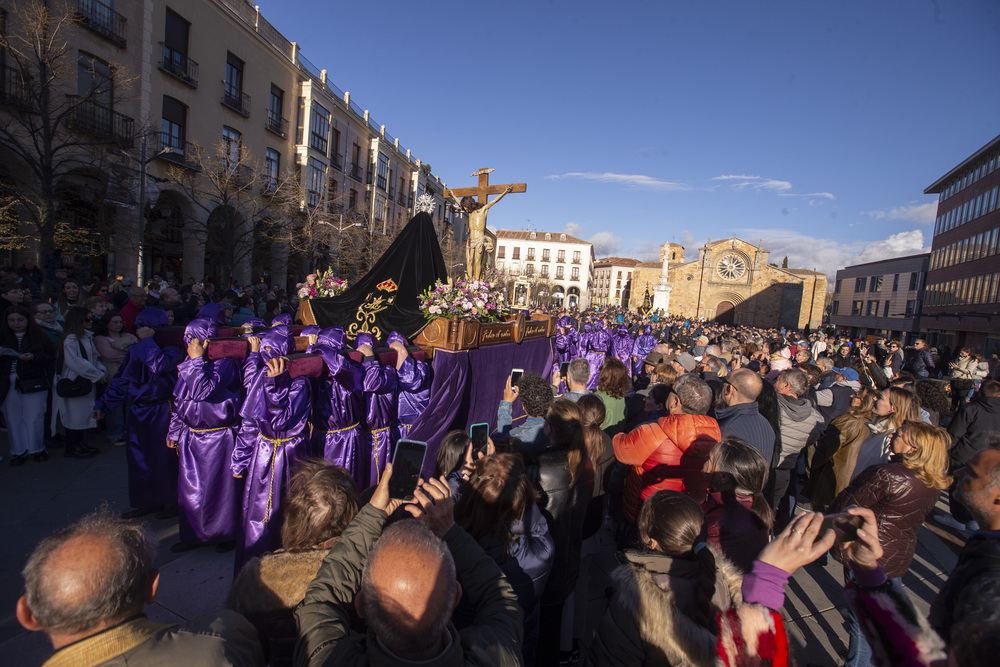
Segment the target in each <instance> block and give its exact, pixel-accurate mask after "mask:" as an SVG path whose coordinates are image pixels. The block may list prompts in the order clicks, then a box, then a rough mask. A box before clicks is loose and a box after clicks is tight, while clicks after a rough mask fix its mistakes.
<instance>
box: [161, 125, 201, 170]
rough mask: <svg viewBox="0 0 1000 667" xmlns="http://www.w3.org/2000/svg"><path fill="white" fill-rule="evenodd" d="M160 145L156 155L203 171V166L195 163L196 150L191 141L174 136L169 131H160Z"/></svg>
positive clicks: (173, 162)
mask: <svg viewBox="0 0 1000 667" xmlns="http://www.w3.org/2000/svg"><path fill="white" fill-rule="evenodd" d="M159 140H160V143H159V146H158V147H157V149H158V152H157V154H156V157H157V158H158V159H160V160H165V161H167V162H170V163H171V164H176V165H180V166H182V167H185V168H186V169H193V170H194V171H201V167H199V166H198V165H197V164H195V163H194V161H193V159H192V158H193V157H194V151H193V150H192V146H191V143H190V142H188V141H184V140H183V139H179V138H177V137H175V136H172V135H171V134H170V133H169V132H160V134H159Z"/></svg>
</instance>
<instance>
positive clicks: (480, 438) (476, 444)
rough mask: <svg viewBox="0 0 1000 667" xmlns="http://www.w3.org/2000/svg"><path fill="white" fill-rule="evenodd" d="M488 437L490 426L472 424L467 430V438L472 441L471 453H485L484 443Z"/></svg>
mask: <svg viewBox="0 0 1000 667" xmlns="http://www.w3.org/2000/svg"><path fill="white" fill-rule="evenodd" d="M489 435H490V425H489V424H487V423H485V422H484V423H482V424H473V425H472V428H470V429H469V437H470V438H471V439H472V451H474V452H483V453H484V454H485V453H486V443H487V439H488V438H489Z"/></svg>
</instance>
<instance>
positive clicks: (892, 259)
mask: <svg viewBox="0 0 1000 667" xmlns="http://www.w3.org/2000/svg"><path fill="white" fill-rule="evenodd" d="M930 256H931V254H930V253H929V252H921V253H917V254H916V255H906V256H905V257H890V258H888V259H880V260H877V261H874V262H865V263H864V264H848V265H847V266H845V267H844V268H842V269H837V273H840V272H841V271H846V270H847V269H854V268H858V267H862V266H874V265H875V264H885V263H887V262H902V261H904V260H907V259H917V258H920V259H924V258H925V257H930ZM824 275H825V274H824Z"/></svg>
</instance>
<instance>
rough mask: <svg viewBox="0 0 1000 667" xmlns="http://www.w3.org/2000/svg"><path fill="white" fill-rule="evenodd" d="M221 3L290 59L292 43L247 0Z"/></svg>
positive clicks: (224, 0) (227, 0) (223, 0)
mask: <svg viewBox="0 0 1000 667" xmlns="http://www.w3.org/2000/svg"><path fill="white" fill-rule="evenodd" d="M221 2H222V4H224V5H225V6H227V7H229V8H230V9H231V10H233V13H235V14H236V16H238V17H239V18H240V20H242V21H243V22H244V23H246V24H247V25H248V26H250V28H251V29H252V30H253V31H254V32H256V33H257V34H259V35H260V36H261V37H263V38H264V39H265V40H266V41H268V42H269V43H270V44H271V46H273V47H274V48H276V49H278V51H280V52H281V53H282V54H283V55H284V56H285V57H286V58H288V59H289V60H291V59H292V43H291V42H290V41H288V40H287V39H285V36H284V35H282V34H281V33H280V32H278V30H277V28H275V27H274V26H273V25H271V24H270V23H268V22H267V19H265V18H264V17H263V16H261V15H260V10H259V9H258V8H257V7H256V6H255V5H254V4H253V3H250V2H247V0H221Z"/></svg>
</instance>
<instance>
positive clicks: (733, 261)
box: [716, 254, 747, 280]
mask: <svg viewBox="0 0 1000 667" xmlns="http://www.w3.org/2000/svg"><path fill="white" fill-rule="evenodd" d="M716 271H717V272H718V274H719V277H720V278H722V279H723V280H739V279H740V278H742V277H743V276H744V275H745V274H746V272H747V263H746V260H745V259H743V258H742V257H740V256H739V255H733V254H730V255H723V257H722V259H720V260H719V265H718V268H717V269H716Z"/></svg>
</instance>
